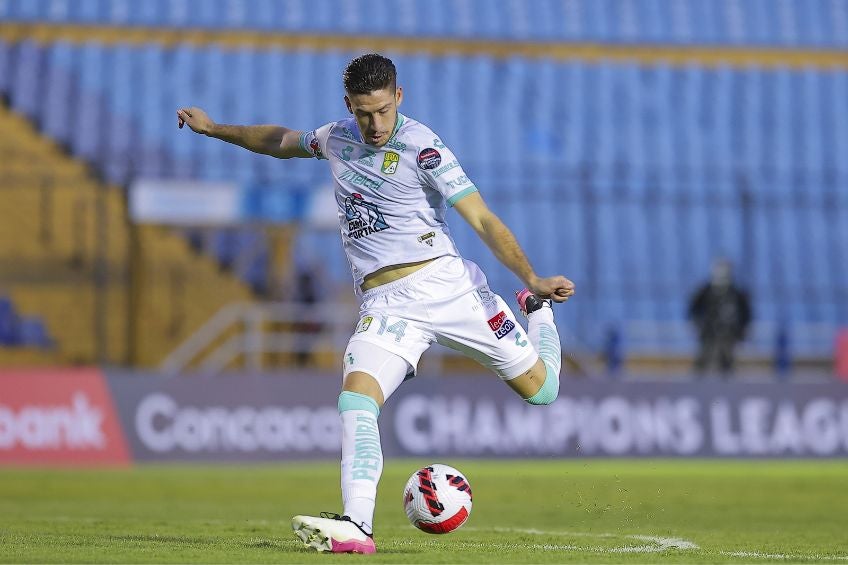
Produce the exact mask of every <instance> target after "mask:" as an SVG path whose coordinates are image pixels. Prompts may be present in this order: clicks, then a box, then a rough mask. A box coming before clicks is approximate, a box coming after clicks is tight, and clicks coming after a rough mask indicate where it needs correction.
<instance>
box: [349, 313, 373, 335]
mask: <svg viewBox="0 0 848 565" xmlns="http://www.w3.org/2000/svg"><path fill="white" fill-rule="evenodd" d="M373 321H374V317H373V316H365V317H364V318H362V319H361V320H359V323H358V324H356V331H355V332H354V333H358V334H361V333H362V332H367V331H368V328H370V327H371V322H373Z"/></svg>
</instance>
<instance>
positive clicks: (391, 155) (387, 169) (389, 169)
mask: <svg viewBox="0 0 848 565" xmlns="http://www.w3.org/2000/svg"><path fill="white" fill-rule="evenodd" d="M398 163H400V155H398V154H397V153H395V152H394V151H386V156H385V157H383V166H382V167H380V170H381V171H383V172H384V173H386V174H387V175H393V174H395V171H397V168H398Z"/></svg>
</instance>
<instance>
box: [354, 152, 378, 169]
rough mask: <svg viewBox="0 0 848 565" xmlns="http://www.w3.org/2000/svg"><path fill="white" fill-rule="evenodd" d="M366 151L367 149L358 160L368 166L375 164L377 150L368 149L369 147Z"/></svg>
mask: <svg viewBox="0 0 848 565" xmlns="http://www.w3.org/2000/svg"><path fill="white" fill-rule="evenodd" d="M364 151H365V154H364V155H363V156H362V157H360V158H359V159H357V160H356V162H357V163H359V164H361V165H364V166H366V167H373V166H374V155H376V154H377V152H376V151H371V150H368V149H364Z"/></svg>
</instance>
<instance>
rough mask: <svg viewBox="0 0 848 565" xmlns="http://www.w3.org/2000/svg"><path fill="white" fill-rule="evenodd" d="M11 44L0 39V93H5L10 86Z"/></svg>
mask: <svg viewBox="0 0 848 565" xmlns="http://www.w3.org/2000/svg"><path fill="white" fill-rule="evenodd" d="M10 50H11V46H10V45H9V44H8V43H6V42H5V41H3V39H0V94H4V95H5V94H7V93H8V92H9V88H10V86H11V82H12V79H11V76H10V75H11V58H12V55H11V53H10V52H9V51H10Z"/></svg>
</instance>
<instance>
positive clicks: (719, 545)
mask: <svg viewBox="0 0 848 565" xmlns="http://www.w3.org/2000/svg"><path fill="white" fill-rule="evenodd" d="M427 462H429V461H392V462H391V463H389V464H388V465H387V467H386V470H385V472H384V475H383V481H382V483H381V486H380V493H379V501H378V510H377V516H376V528H377V531H376V541H377V548H378V552H379V553H377V555H375V556H371V557H363V556H350V555H338V556H334V555H319V554H314V553H309V552H308V551H307V550H305V549H304V548H302V546H301V545H300V544H299V542H297V541H296V540H295V538H294V536H293V535H292V533H291V530H290V526H289V519H290V517H291V516H292V515H295V514H310V513H313V514H314V513H317V512H319V511H321V510H329V511H338V510H339V509H340V508H339V492H338V468H337V465H335V464H327V463H320V464H289V465H267V466H247V467H245V466H142V467H136V468H132V469H114V470H48V469H10V468H5V469H0V562H4V563H5V562H15V563H32V562H39V563H58V562H64V563H80V562H88V563H153V562H155V563H197V562H200V563H312V562H321V563H351V562H352V561H365V560H368V561H369V562H379V563H387V562H391V563H448V562H450V563H522V564H527V563H562V562H579V563H595V562H598V563H600V562H603V563H609V562H632V563H636V562H638V563H645V562H651V563H692V562H710V563H717V562H746V563H750V562H756V563H760V562H769V561H779V562H800V561H810V562H811V561H822V562H827V563H846V565H848V463H846V462H844V461H838V462H814V461H808V462H789V461H748V462H745V461H732V462H721V461H682V462H681V461H655V460H640V461H633V460H626V461H600V460H578V461H529V462H528V461H521V462H493V461H454V460H451V461H445V463H449V464H452V465H454V466H456V467H458V468H460V469H461V470H462V471H464V472H465V473H466V475H467V477H468V479H469V481H470V483H471V486H472V488H473V490H474V509H473V511H472V513H471V518H470V519H469V521H468V522H467V523H466V525H465V526H463V528H462V529H460V530H459V531H458V532H455V533H453V534H450V535H446V536H432V535H428V534H424V533H421V532H419V531H417V530H415V529H413V528H412V526H410V525H409V524H408V523H407V521H406V517H405V515H404V513H403V509H402V506H401V493H402V490H403V485H404V484H405V482H406V479H407V478H408V476H409V475H410V474H411V473H412V471H413V470H414V469H415V468H416V467H417V466H418V465H419V464H421V463H427ZM640 536H654V538H645V537H640ZM658 538H677V539H678V540H685V541H686V542H690V543H691V544H694V546H689V548H685V547H684V548H680V547H668V548H666V549H662V548H661V545H662V543H669V542H667V541H666V542H664V541H663V540H662V539H658ZM676 543H677V545H680V544H681V543H682V542H676ZM683 545H684V546H685V545H686V544H683ZM695 546H697V547H695Z"/></svg>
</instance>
